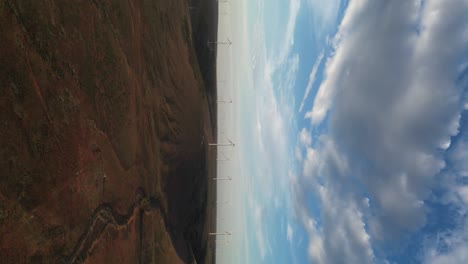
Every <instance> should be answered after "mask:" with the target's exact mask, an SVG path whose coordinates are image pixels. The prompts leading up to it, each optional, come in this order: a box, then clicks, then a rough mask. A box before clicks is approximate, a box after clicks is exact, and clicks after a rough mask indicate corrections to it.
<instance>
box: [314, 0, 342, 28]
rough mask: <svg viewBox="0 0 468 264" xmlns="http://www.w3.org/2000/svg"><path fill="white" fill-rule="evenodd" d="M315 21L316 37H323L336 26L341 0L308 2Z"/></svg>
mask: <svg viewBox="0 0 468 264" xmlns="http://www.w3.org/2000/svg"><path fill="white" fill-rule="evenodd" d="M307 4H308V6H309V9H310V12H311V14H312V15H311V19H312V21H313V29H314V31H313V32H314V33H315V34H316V35H319V36H320V35H323V34H324V33H325V31H328V30H331V29H332V28H333V27H334V26H335V25H336V20H337V18H338V11H339V8H340V4H341V1H340V0H328V1H323V0H307Z"/></svg>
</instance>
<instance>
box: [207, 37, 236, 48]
mask: <svg viewBox="0 0 468 264" xmlns="http://www.w3.org/2000/svg"><path fill="white" fill-rule="evenodd" d="M208 43H209V44H217V45H227V46H228V47H229V46H231V44H232V42H231V40H230V39H229V38H228V39H227V40H226V41H209V42H208Z"/></svg>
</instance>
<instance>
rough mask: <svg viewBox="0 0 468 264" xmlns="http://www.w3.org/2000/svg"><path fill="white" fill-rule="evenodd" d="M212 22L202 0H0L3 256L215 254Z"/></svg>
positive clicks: (171, 258) (28, 259)
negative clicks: (211, 234) (212, 232)
mask: <svg viewBox="0 0 468 264" xmlns="http://www.w3.org/2000/svg"><path fill="white" fill-rule="evenodd" d="M189 6H198V7H199V8H198V9H197V10H196V11H195V12H194V11H190V8H189ZM216 21H217V12H216V2H215V1H208V0H194V1H193V3H188V2H187V1H185V0H171V1H166V0H139V1H129V0H102V1H101V0H100V1H88V0H73V1H67V0H44V1H29V0H22V1H21V0H18V1H13V0H11V1H10V0H0V34H1V36H2V41H0V50H1V52H0V64H1V65H2V67H1V68H0V84H1V87H2V89H0V109H1V111H0V144H1V146H2V147H1V148H0V256H1V257H2V263H192V262H194V261H196V262H197V263H212V262H213V252H214V245H212V244H210V243H209V240H208V230H209V229H210V228H211V227H214V226H215V224H214V222H213V221H214V215H215V211H214V209H213V208H211V204H212V201H213V200H214V199H215V198H214V197H215V195H216V190H215V184H214V182H213V181H211V180H209V179H210V178H213V177H214V176H215V175H214V174H215V173H216V167H215V166H216V164H215V162H216V150H215V149H209V148H208V145H207V144H208V142H210V141H213V140H215V138H214V137H215V135H216V123H215V122H216V79H215V74H216V68H215V59H216V49H215V47H213V46H210V45H207V44H206V43H207V42H208V40H213V39H215V38H216V28H217V26H216ZM202 139H203V140H202Z"/></svg>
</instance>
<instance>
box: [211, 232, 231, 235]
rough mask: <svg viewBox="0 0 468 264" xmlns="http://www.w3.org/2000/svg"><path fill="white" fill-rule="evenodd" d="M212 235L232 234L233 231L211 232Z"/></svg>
mask: <svg viewBox="0 0 468 264" xmlns="http://www.w3.org/2000/svg"><path fill="white" fill-rule="evenodd" d="M209 235H210V236H230V235H232V234H231V232H228V231H224V232H221V233H219V232H214V233H209Z"/></svg>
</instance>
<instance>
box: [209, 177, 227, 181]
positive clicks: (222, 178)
mask: <svg viewBox="0 0 468 264" xmlns="http://www.w3.org/2000/svg"><path fill="white" fill-rule="evenodd" d="M213 180H215V181H232V178H231V177H229V176H227V177H221V178H219V177H216V178H213Z"/></svg>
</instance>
